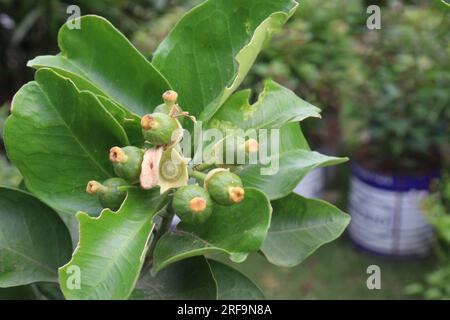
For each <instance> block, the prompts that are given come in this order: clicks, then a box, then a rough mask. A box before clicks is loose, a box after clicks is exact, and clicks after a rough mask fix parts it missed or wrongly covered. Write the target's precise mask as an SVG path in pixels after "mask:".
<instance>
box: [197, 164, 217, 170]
mask: <svg viewBox="0 0 450 320" xmlns="http://www.w3.org/2000/svg"><path fill="white" fill-rule="evenodd" d="M215 166H216V165H215V164H214V163H202V164H199V165H198V166H195V170H197V171H206V170H209V169H211V168H214V167H215Z"/></svg>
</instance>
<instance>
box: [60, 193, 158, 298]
mask: <svg viewBox="0 0 450 320" xmlns="http://www.w3.org/2000/svg"><path fill="white" fill-rule="evenodd" d="M164 200H165V196H161V195H160V193H159V189H157V188H154V189H152V190H149V191H143V190H140V189H138V188H131V189H130V190H129V191H128V195H127V198H126V200H125V202H124V204H123V205H122V207H121V208H120V209H119V211H117V213H115V212H113V211H111V210H109V209H105V210H103V211H102V214H101V215H100V216H99V217H97V218H93V217H90V216H89V215H88V214H86V213H84V212H80V213H78V214H77V218H78V220H79V222H80V242H79V244H78V247H77V249H76V250H75V252H74V254H73V257H72V259H71V260H70V262H69V263H68V264H66V265H65V266H64V267H62V268H60V269H59V282H60V286H61V289H62V291H63V293H64V296H65V297H66V298H67V299H127V298H128V297H129V295H130V294H131V292H132V290H133V288H134V286H135V284H136V281H137V280H138V277H139V273H140V271H141V267H142V264H143V262H144V257H145V253H146V251H147V242H148V240H149V237H150V235H151V231H152V230H153V221H152V220H153V217H154V215H155V214H156V212H157V211H158V210H159V209H161V207H162V205H163V203H164ZM76 269H78V271H79V274H80V275H81V278H80V280H81V281H80V284H81V286H80V288H79V289H78V288H77V287H76V286H73V282H72V281H73V279H74V278H73V276H74V273H73V272H77V271H74V270H76Z"/></svg>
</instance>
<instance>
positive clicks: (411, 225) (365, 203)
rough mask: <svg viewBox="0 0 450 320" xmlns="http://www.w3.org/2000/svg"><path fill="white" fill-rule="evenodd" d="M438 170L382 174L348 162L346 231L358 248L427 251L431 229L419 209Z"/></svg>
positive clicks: (409, 253) (404, 253) (407, 253)
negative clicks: (348, 190) (350, 172)
mask: <svg viewBox="0 0 450 320" xmlns="http://www.w3.org/2000/svg"><path fill="white" fill-rule="evenodd" d="M437 177H439V172H438V171H436V172H431V173H428V174H423V175H385V174H383V175H382V174H379V173H375V172H372V171H369V170H367V169H364V168H362V167H361V166H360V165H359V164H357V163H353V164H352V176H351V184H350V199H349V211H350V214H351V216H352V221H351V223H350V226H349V229H348V232H349V235H350V238H351V239H352V241H353V242H354V243H355V245H357V246H358V247H360V248H362V249H365V250H366V251H370V252H372V253H375V254H381V255H387V256H392V257H420V256H425V255H427V254H428V253H429V251H430V249H431V245H432V242H433V238H434V231H433V228H432V227H431V226H430V225H429V224H428V223H427V222H426V220H425V218H424V215H423V213H422V212H421V210H420V207H421V202H422V200H423V199H424V198H425V197H426V196H427V195H428V194H429V193H428V190H429V185H430V183H431V181H432V180H434V179H435V178H437Z"/></svg>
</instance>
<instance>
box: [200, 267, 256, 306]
mask: <svg viewBox="0 0 450 320" xmlns="http://www.w3.org/2000/svg"><path fill="white" fill-rule="evenodd" d="M208 263H209V265H210V267H211V272H212V274H213V276H214V279H215V280H216V283H217V299H218V300H262V299H264V294H263V293H262V292H261V290H260V289H259V288H258V287H257V286H256V285H255V284H254V283H253V282H252V281H251V280H250V279H249V278H247V277H246V276H245V275H243V274H242V273H240V272H239V271H237V270H235V269H233V268H231V267H229V266H227V265H225V264H223V263H220V262H217V261H214V260H208Z"/></svg>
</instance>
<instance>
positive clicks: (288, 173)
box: [236, 149, 347, 200]
mask: <svg viewBox="0 0 450 320" xmlns="http://www.w3.org/2000/svg"><path fill="white" fill-rule="evenodd" d="M345 161H347V158H336V157H329V156H325V155H322V154H320V153H318V152H313V151H308V150H304V149H300V150H291V151H284V152H281V153H279V154H275V155H272V156H269V157H267V158H264V159H261V161H260V163H258V164H250V165H247V166H245V167H243V168H242V169H240V170H238V171H236V174H238V175H239V176H240V177H241V178H242V181H243V183H244V186H245V187H249V188H257V189H260V190H262V191H263V192H264V193H266V194H267V196H268V197H269V199H270V200H276V199H280V198H283V197H285V196H287V195H288V194H289V193H291V192H292V190H294V188H295V187H296V186H297V185H298V184H299V182H300V181H301V180H302V179H303V177H304V176H305V175H306V174H307V173H308V172H310V171H311V170H313V169H315V168H317V167H324V166H330V165H335V164H339V163H342V162H345ZM264 163H268V164H264ZM262 170H266V171H262Z"/></svg>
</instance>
